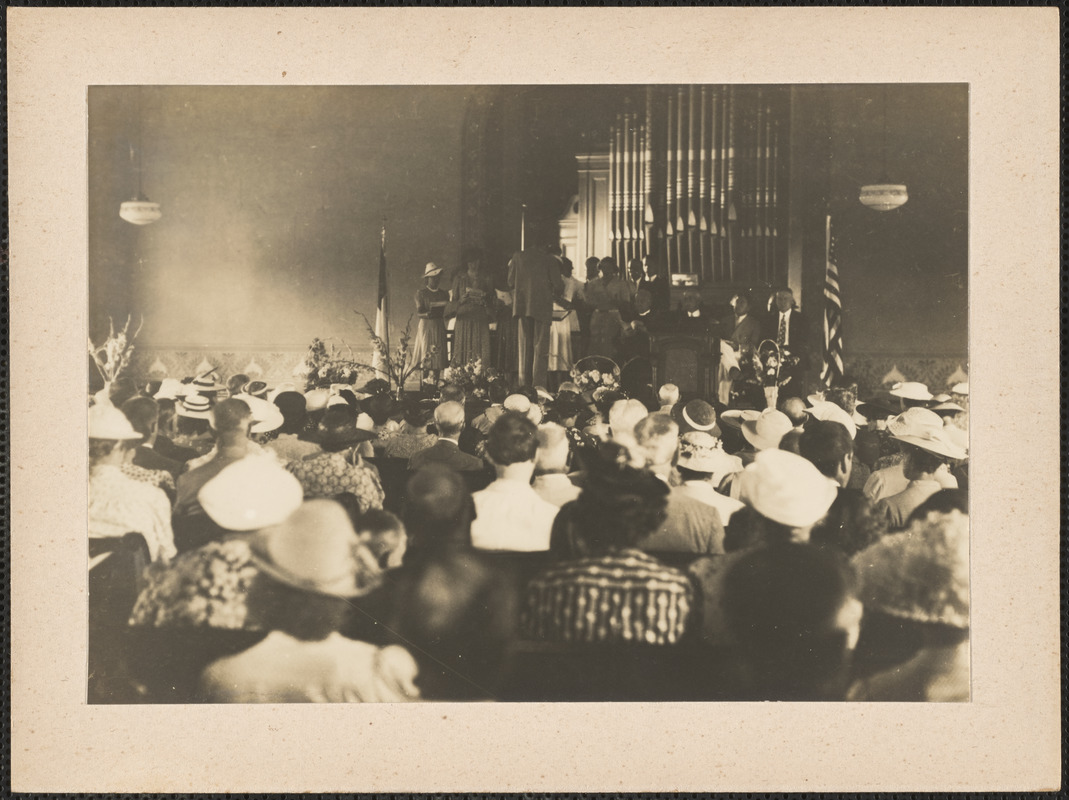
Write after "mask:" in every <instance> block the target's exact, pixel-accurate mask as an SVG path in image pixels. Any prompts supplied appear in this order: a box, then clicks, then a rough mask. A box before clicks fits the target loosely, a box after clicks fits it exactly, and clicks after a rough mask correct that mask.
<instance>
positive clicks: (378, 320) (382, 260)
mask: <svg viewBox="0 0 1069 800" xmlns="http://www.w3.org/2000/svg"><path fill="white" fill-rule="evenodd" d="M375 335H376V336H378V337H379V338H380V339H382V341H383V342H384V343H385V344H386V352H389V350H390V295H389V292H388V291H387V290H386V223H385V221H384V222H383V223H382V244H381V245H380V247H379V301H378V306H377V307H376V309H375ZM371 366H372V368H374V369H375V370H376V371H378V372H381V373H382V374H386V365H385V364H383V363H382V356H381V355H380V353H379V350H378V348H376V349H375V354H374V355H373V356H372V358H371Z"/></svg>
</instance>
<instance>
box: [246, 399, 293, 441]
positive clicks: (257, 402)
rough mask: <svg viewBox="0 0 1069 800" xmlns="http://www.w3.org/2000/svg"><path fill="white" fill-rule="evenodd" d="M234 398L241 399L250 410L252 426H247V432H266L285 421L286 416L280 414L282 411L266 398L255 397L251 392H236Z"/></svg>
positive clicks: (275, 428)
mask: <svg viewBox="0 0 1069 800" xmlns="http://www.w3.org/2000/svg"><path fill="white" fill-rule="evenodd" d="M234 399H235V400H241V401H242V402H243V403H245V405H247V406H248V407H249V411H251V412H252V427H251V428H249V433H267V432H269V431H276V430H278V429H279V428H281V427H282V423H284V422H285V421H286V418H285V417H283V416H282V411H281V410H280V409H279V407H278V406H276V405H275V404H274V403H269V402H267V401H266V400H264V399H262V398H260V397H255V396H253V395H251V394H245V393H242V394H236V395H234Z"/></svg>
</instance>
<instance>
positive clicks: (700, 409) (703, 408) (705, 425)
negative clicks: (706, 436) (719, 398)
mask: <svg viewBox="0 0 1069 800" xmlns="http://www.w3.org/2000/svg"><path fill="white" fill-rule="evenodd" d="M672 419H674V420H675V421H676V424H678V425H679V430H680V432H681V433H687V432H688V431H704V432H705V433H711V434H712V435H713V436H719V435H720V429H719V428H718V427H717V425H716V409H715V408H713V407H712V406H711V405H710V404H709V403H707V402H705V401H704V400H700V399H698V400H688V401H687V402H686V403H683V402H679V403H676V404H675V405H674V406H672Z"/></svg>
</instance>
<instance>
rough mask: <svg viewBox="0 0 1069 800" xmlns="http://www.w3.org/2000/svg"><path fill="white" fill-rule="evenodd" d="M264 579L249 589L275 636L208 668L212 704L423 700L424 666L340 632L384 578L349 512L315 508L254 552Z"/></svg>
mask: <svg viewBox="0 0 1069 800" xmlns="http://www.w3.org/2000/svg"><path fill="white" fill-rule="evenodd" d="M250 547H251V549H252V554H253V560H254V561H255V563H256V565H257V567H258V569H259V574H258V575H257V577H256V580H255V582H254V584H253V586H252V588H251V590H250V594H249V603H250V605H252V606H254V607H256V608H257V609H258V612H259V614H260V616H261V618H262V619H263V620H264V621H265V625H266V627H267V628H268V630H270V633H268V635H267V636H266V637H265V638H264V639H263V640H262V641H261V642H260V643H258V644H256V645H253V646H252V647H251V648H249V649H248V650H245V651H244V652H242V653H239V654H237V655H233V656H229V657H226V658H222V659H220V660H218V661H216V662H215V663H213V664H212V665H211V666H209V667H208V668H207V669H206V670H205V671H204V674H203V676H202V678H201V690H200V694H201V696H202V697H203V699H204V700H205V701H207V702H212V703H302V702H318V703H354V702H356V703H360V702H401V701H410V700H415V699H418V697H419V690H418V689H417V688H416V686H415V683H414V681H415V678H416V675H417V669H418V668H417V666H416V662H415V660H414V659H413V658H412V656H411V655H410V654H409V653H408V651H407V650H405V649H404V648H402V647H397V646H389V647H385V648H379V647H376V646H375V645H372V644H368V643H367V642H359V641H354V640H352V639H347V638H345V637H344V636H342V635H341V634H340V633H339V632H338V631H339V629H340V628H341V627H342V625H343V624H344V621H345V619H346V617H347V616H348V614H349V609H350V606H349V601H350V600H351V598H354V597H360V596H362V595H365V594H367V593H368V592H370V591H371V590H372V589H373V588H374V587H375V586H376V585H377V583H378V581H379V579H380V578H379V575H380V571H379V568H378V565H377V564H376V563H375V559H374V557H373V556H372V555H371V554H370V553H369V552H368V551H367V550H366V549H365V548H364V547H363V546H362V545H361V544H360V543H359V541H358V539H357V537H356V532H355V531H354V530H353V528H352V525H351V524H350V522H349V518H348V516H347V515H346V514H345V511H344V509H342V507H341V506H340V505H338V504H337V503H335V502H333V501H330V500H309V501H306V502H305V503H304V505H302V506H301V508H299V509H298V510H297V511H296V512H294V514H292V515H291V516H290V517H289V518H288V519H287V520H286V521H285V522H283V523H282V524H281V525H278V526H274V527H272V528H269V529H267V530H265V531H262V532H261V533H260V534H257V536H256V537H254V539H253V541H252V542H251V545H250Z"/></svg>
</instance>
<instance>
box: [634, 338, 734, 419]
mask: <svg viewBox="0 0 1069 800" xmlns="http://www.w3.org/2000/svg"><path fill="white" fill-rule="evenodd" d="M650 360H651V361H652V362H653V389H654V391H656V390H657V389H658V388H659V387H660V386H662V385H664V384H666V383H674V384H675V385H676V386H678V387H679V392H680V394H681V395H684V396H690V397H695V396H700V397H703V398H705V399H707V400H709V401H710V402H712V401H713V400H715V399H716V396H717V393H716V377H717V367H718V366H719V364H720V340H719V339H718V338H717V337H716V336H713V335H711V334H709V335H705V336H699V335H694V334H687V333H680V332H673V331H665V332H661V333H651V334H650Z"/></svg>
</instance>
